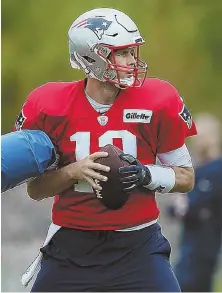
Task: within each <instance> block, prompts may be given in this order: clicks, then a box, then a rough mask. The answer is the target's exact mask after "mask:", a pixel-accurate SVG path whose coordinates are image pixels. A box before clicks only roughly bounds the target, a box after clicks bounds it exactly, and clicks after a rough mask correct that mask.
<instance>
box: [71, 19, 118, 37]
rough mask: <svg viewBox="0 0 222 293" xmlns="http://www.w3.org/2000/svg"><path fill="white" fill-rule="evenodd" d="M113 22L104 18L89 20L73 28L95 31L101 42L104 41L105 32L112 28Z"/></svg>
mask: <svg viewBox="0 0 222 293" xmlns="http://www.w3.org/2000/svg"><path fill="white" fill-rule="evenodd" d="M111 23H112V21H109V20H106V19H105V18H102V17H96V18H88V19H85V20H82V21H81V22H79V23H78V24H76V25H74V26H73V27H84V28H88V29H90V30H91V31H93V32H94V33H95V34H96V36H97V38H98V39H99V40H101V39H102V36H103V35H104V32H105V31H106V30H107V29H108V28H109V27H110V25H111Z"/></svg>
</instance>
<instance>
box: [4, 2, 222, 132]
mask: <svg viewBox="0 0 222 293" xmlns="http://www.w3.org/2000/svg"><path fill="white" fill-rule="evenodd" d="M104 6H105V7H113V8H117V9H120V10H123V11H124V12H126V13H127V14H129V15H130V16H131V17H132V18H133V19H134V20H135V22H136V23H137V24H138V26H139V27H140V30H141V32H142V35H143V36H144V38H145V39H146V41H147V42H146V45H145V47H144V48H143V50H142V55H143V59H145V60H146V61H147V62H148V64H149V75H150V76H158V77H160V78H163V79H166V80H169V81H170V82H171V83H173V84H174V85H175V86H176V87H177V88H178V90H179V92H180V94H181V96H183V97H185V100H186V103H187V104H188V106H189V108H190V109H191V112H192V113H193V114H195V113H196V112H200V111H212V112H214V113H216V114H218V115H220V114H221V106H222V97H221V93H222V82H221V81H222V71H221V68H222V54H221V52H222V34H221V27H222V18H221V15H222V1H220V0H214V1H209V0H192V1H191V0H167V1H164V0H137V1H136V2H135V1H134V0H128V1H126V0H125V1H124V0H122V1H119V0H106V1H100V0H91V1H77V0H76V1H74V0H66V1H61V0H60V1H59V0H47V1H45V0H38V1H30V0H22V1H18V0H2V131H3V132H8V131H11V129H12V127H13V123H14V120H15V117H16V116H17V114H18V112H19V111H20V108H21V106H22V104H23V103H24V101H25V99H26V96H27V95H28V93H29V92H30V91H31V90H32V89H34V88H35V87H37V86H39V85H41V84H43V83H45V82H47V81H52V80H56V81H58V80H63V81H64V80H75V79H80V78H82V77H83V74H82V73H81V72H79V71H75V70H72V69H71V68H70V67H69V57H68V46H67V31H68V28H69V26H70V25H71V23H72V22H73V20H74V19H75V18H76V17H77V16H78V15H79V14H81V13H83V12H84V11H86V10H89V9H92V8H95V7H104Z"/></svg>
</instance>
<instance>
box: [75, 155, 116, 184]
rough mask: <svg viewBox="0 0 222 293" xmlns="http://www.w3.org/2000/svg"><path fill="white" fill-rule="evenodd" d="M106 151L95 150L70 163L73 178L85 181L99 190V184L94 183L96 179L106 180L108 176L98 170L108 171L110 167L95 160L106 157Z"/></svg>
mask: <svg viewBox="0 0 222 293" xmlns="http://www.w3.org/2000/svg"><path fill="white" fill-rule="evenodd" d="M107 156H108V153H107V152H96V153H93V154H91V155H89V156H88V157H86V158H84V159H82V160H79V161H77V162H75V163H72V164H71V165H72V168H73V170H72V171H73V173H72V174H73V175H72V176H73V178H75V179H77V180H84V181H87V182H88V183H89V184H90V185H91V186H92V187H93V188H94V189H96V190H101V189H102V188H101V186H100V185H98V184H96V180H95V179H97V180H99V181H107V180H108V178H107V177H106V176H103V175H101V174H100V171H103V172H109V171H110V167H108V166H105V165H102V164H99V163H96V162H95V160H97V159H99V158H104V157H107Z"/></svg>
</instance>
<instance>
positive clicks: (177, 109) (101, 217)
mask: <svg viewBox="0 0 222 293" xmlns="http://www.w3.org/2000/svg"><path fill="white" fill-rule="evenodd" d="M15 128H16V129H17V130H20V129H40V130H42V131H44V132H46V133H47V134H48V135H49V137H50V138H51V140H52V142H53V144H54V145H55V147H56V149H57V151H58V152H59V154H60V156H61V157H60V163H59V167H62V166H65V165H67V164H69V163H72V162H75V161H77V160H81V159H83V158H85V157H86V156H88V155H89V154H92V153H94V152H96V151H99V149H100V148H101V147H103V146H105V145H106V144H114V145H116V146H117V147H119V148H120V149H122V150H123V151H124V152H125V153H129V154H131V155H133V156H134V157H136V158H137V159H138V160H139V161H140V162H141V163H142V164H155V161H156V155H157V154H158V153H166V152H169V151H172V150H175V149H177V148H179V147H181V146H182V145H183V144H184V141H185V138H186V137H187V136H191V135H194V134H196V127H195V124H194V122H193V121H192V118H191V115H190V113H189V111H188V109H187V108H186V106H185V105H184V103H183V100H182V99H181V98H180V96H179V95H178V92H177V90H176V89H175V88H174V87H173V86H172V85H171V84H170V83H168V82H166V81H163V80H159V79H155V78H150V79H146V81H145V83H144V84H143V86H142V87H141V88H128V89H126V90H122V91H121V93H120V94H119V96H118V97H117V99H116V100H115V102H114V104H113V105H112V106H111V108H110V109H109V110H108V111H107V112H106V113H105V114H104V115H102V114H100V113H98V112H97V111H96V110H95V109H94V108H93V107H92V106H91V104H90V103H89V101H88V100H87V98H86V96H85V93H84V80H82V81H78V82H54V83H53V82H52V83H47V84H45V85H43V86H41V87H39V88H37V89H35V90H34V91H33V92H31V94H30V95H29V96H28V99H27V101H26V102H25V104H24V105H23V108H22V111H21V113H20V114H19V116H18V118H17V121H16V124H15ZM158 215H159V210H158V207H157V203H156V200H155V194H154V192H152V191H149V190H145V191H144V189H143V190H141V191H140V192H138V191H135V192H132V194H131V195H130V197H129V200H128V201H127V202H126V204H125V205H124V206H123V207H122V208H121V209H119V210H109V209H107V208H106V207H104V206H103V204H102V203H101V202H100V201H99V200H98V199H97V198H96V196H95V195H94V193H93V191H92V188H91V187H90V186H89V184H88V183H86V182H81V181H79V182H78V184H75V185H74V186H72V187H71V188H69V189H68V190H66V191H64V192H62V193H61V194H59V195H56V196H55V198H54V204H53V207H52V220H53V222H54V224H57V225H60V226H63V227H70V228H74V229H82V230H118V229H124V228H128V227H133V226H137V225H140V224H143V223H147V222H150V221H152V220H155V219H157V218H158Z"/></svg>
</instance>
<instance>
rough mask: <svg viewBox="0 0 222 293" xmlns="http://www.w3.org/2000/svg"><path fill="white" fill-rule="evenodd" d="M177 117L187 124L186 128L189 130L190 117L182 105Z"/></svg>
mask: <svg viewBox="0 0 222 293" xmlns="http://www.w3.org/2000/svg"><path fill="white" fill-rule="evenodd" d="M179 116H180V117H181V118H182V119H183V121H184V122H185V123H186V124H187V127H188V128H189V129H190V128H191V126H192V121H193V120H192V116H191V114H190V112H189V110H188V109H187V107H186V106H185V105H183V108H182V111H181V112H180V113H179Z"/></svg>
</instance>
